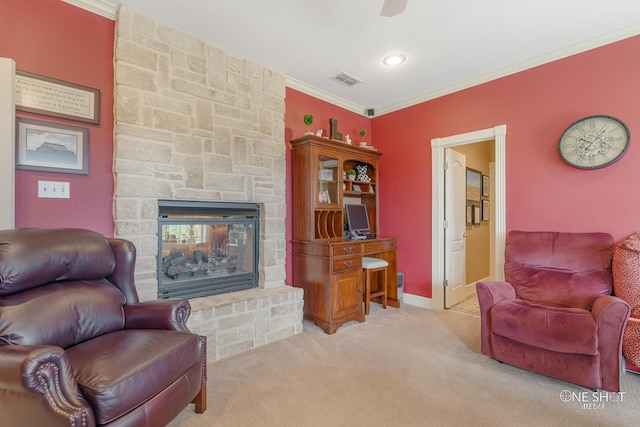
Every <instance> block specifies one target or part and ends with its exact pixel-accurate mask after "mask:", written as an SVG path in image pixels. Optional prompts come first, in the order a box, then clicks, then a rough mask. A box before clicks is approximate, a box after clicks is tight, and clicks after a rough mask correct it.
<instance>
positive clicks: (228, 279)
mask: <svg viewBox="0 0 640 427" xmlns="http://www.w3.org/2000/svg"><path fill="white" fill-rule="evenodd" d="M257 220H258V217H257V216H251V215H228V213H227V214H223V215H220V214H215V213H212V214H208V215H202V213H201V212H194V213H190V214H184V213H173V214H167V215H164V216H162V217H161V218H160V220H159V230H158V231H159V243H160V248H159V253H158V297H159V298H172V297H180V298H184V297H187V298H192V297H198V296H205V295H215V294H220V293H225V292H233V291H236V290H243V289H249V288H254V287H257V271H256V270H257V259H256V257H257V245H256V242H257V241H256V238H257V236H256V228H257Z"/></svg>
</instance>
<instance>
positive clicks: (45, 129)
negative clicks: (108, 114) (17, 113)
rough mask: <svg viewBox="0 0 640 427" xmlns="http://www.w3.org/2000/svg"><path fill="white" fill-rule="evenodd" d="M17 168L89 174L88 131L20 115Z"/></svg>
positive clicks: (17, 125) (17, 136)
mask: <svg viewBox="0 0 640 427" xmlns="http://www.w3.org/2000/svg"><path fill="white" fill-rule="evenodd" d="M16 169H23V170H35V171H43V172H60V173H74V174H80V175H89V130H88V129H87V128H82V127H76V126H69V125H64V124H60V123H50V122H42V121H39V120H31V119H25V118H22V117H18V118H17V119H16Z"/></svg>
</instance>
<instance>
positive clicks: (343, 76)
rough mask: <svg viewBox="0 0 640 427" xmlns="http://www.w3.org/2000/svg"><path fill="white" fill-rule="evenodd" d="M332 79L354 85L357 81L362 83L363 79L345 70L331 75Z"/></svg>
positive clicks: (346, 84)
mask: <svg viewBox="0 0 640 427" xmlns="http://www.w3.org/2000/svg"><path fill="white" fill-rule="evenodd" d="M331 79H332V80H335V81H337V82H338V83H342V84H343V85H345V86H349V87H351V86H353V85H354V84H357V83H362V80H359V79H356V78H355V77H353V76H351V75H349V74H347V73H345V72H344V71H342V72H340V73H338V74H336V75H335V76H333V77H331Z"/></svg>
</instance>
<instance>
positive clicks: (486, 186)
mask: <svg viewBox="0 0 640 427" xmlns="http://www.w3.org/2000/svg"><path fill="white" fill-rule="evenodd" d="M482 195H483V196H485V197H489V177H488V176H487V175H482Z"/></svg>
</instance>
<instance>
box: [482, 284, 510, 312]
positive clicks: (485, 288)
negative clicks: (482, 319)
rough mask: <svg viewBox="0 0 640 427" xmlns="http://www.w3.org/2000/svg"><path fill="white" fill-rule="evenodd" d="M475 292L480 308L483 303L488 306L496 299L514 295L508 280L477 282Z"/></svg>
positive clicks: (508, 297)
mask: <svg viewBox="0 0 640 427" xmlns="http://www.w3.org/2000/svg"><path fill="white" fill-rule="evenodd" d="M476 292H477V293H478V301H479V303H480V307H481V308H482V306H483V303H484V305H485V306H486V307H487V308H488V307H491V306H492V305H494V304H495V303H497V302H498V301H502V300H505V299H514V298H515V297H516V291H515V289H513V286H511V283H509V282H477V283H476Z"/></svg>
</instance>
